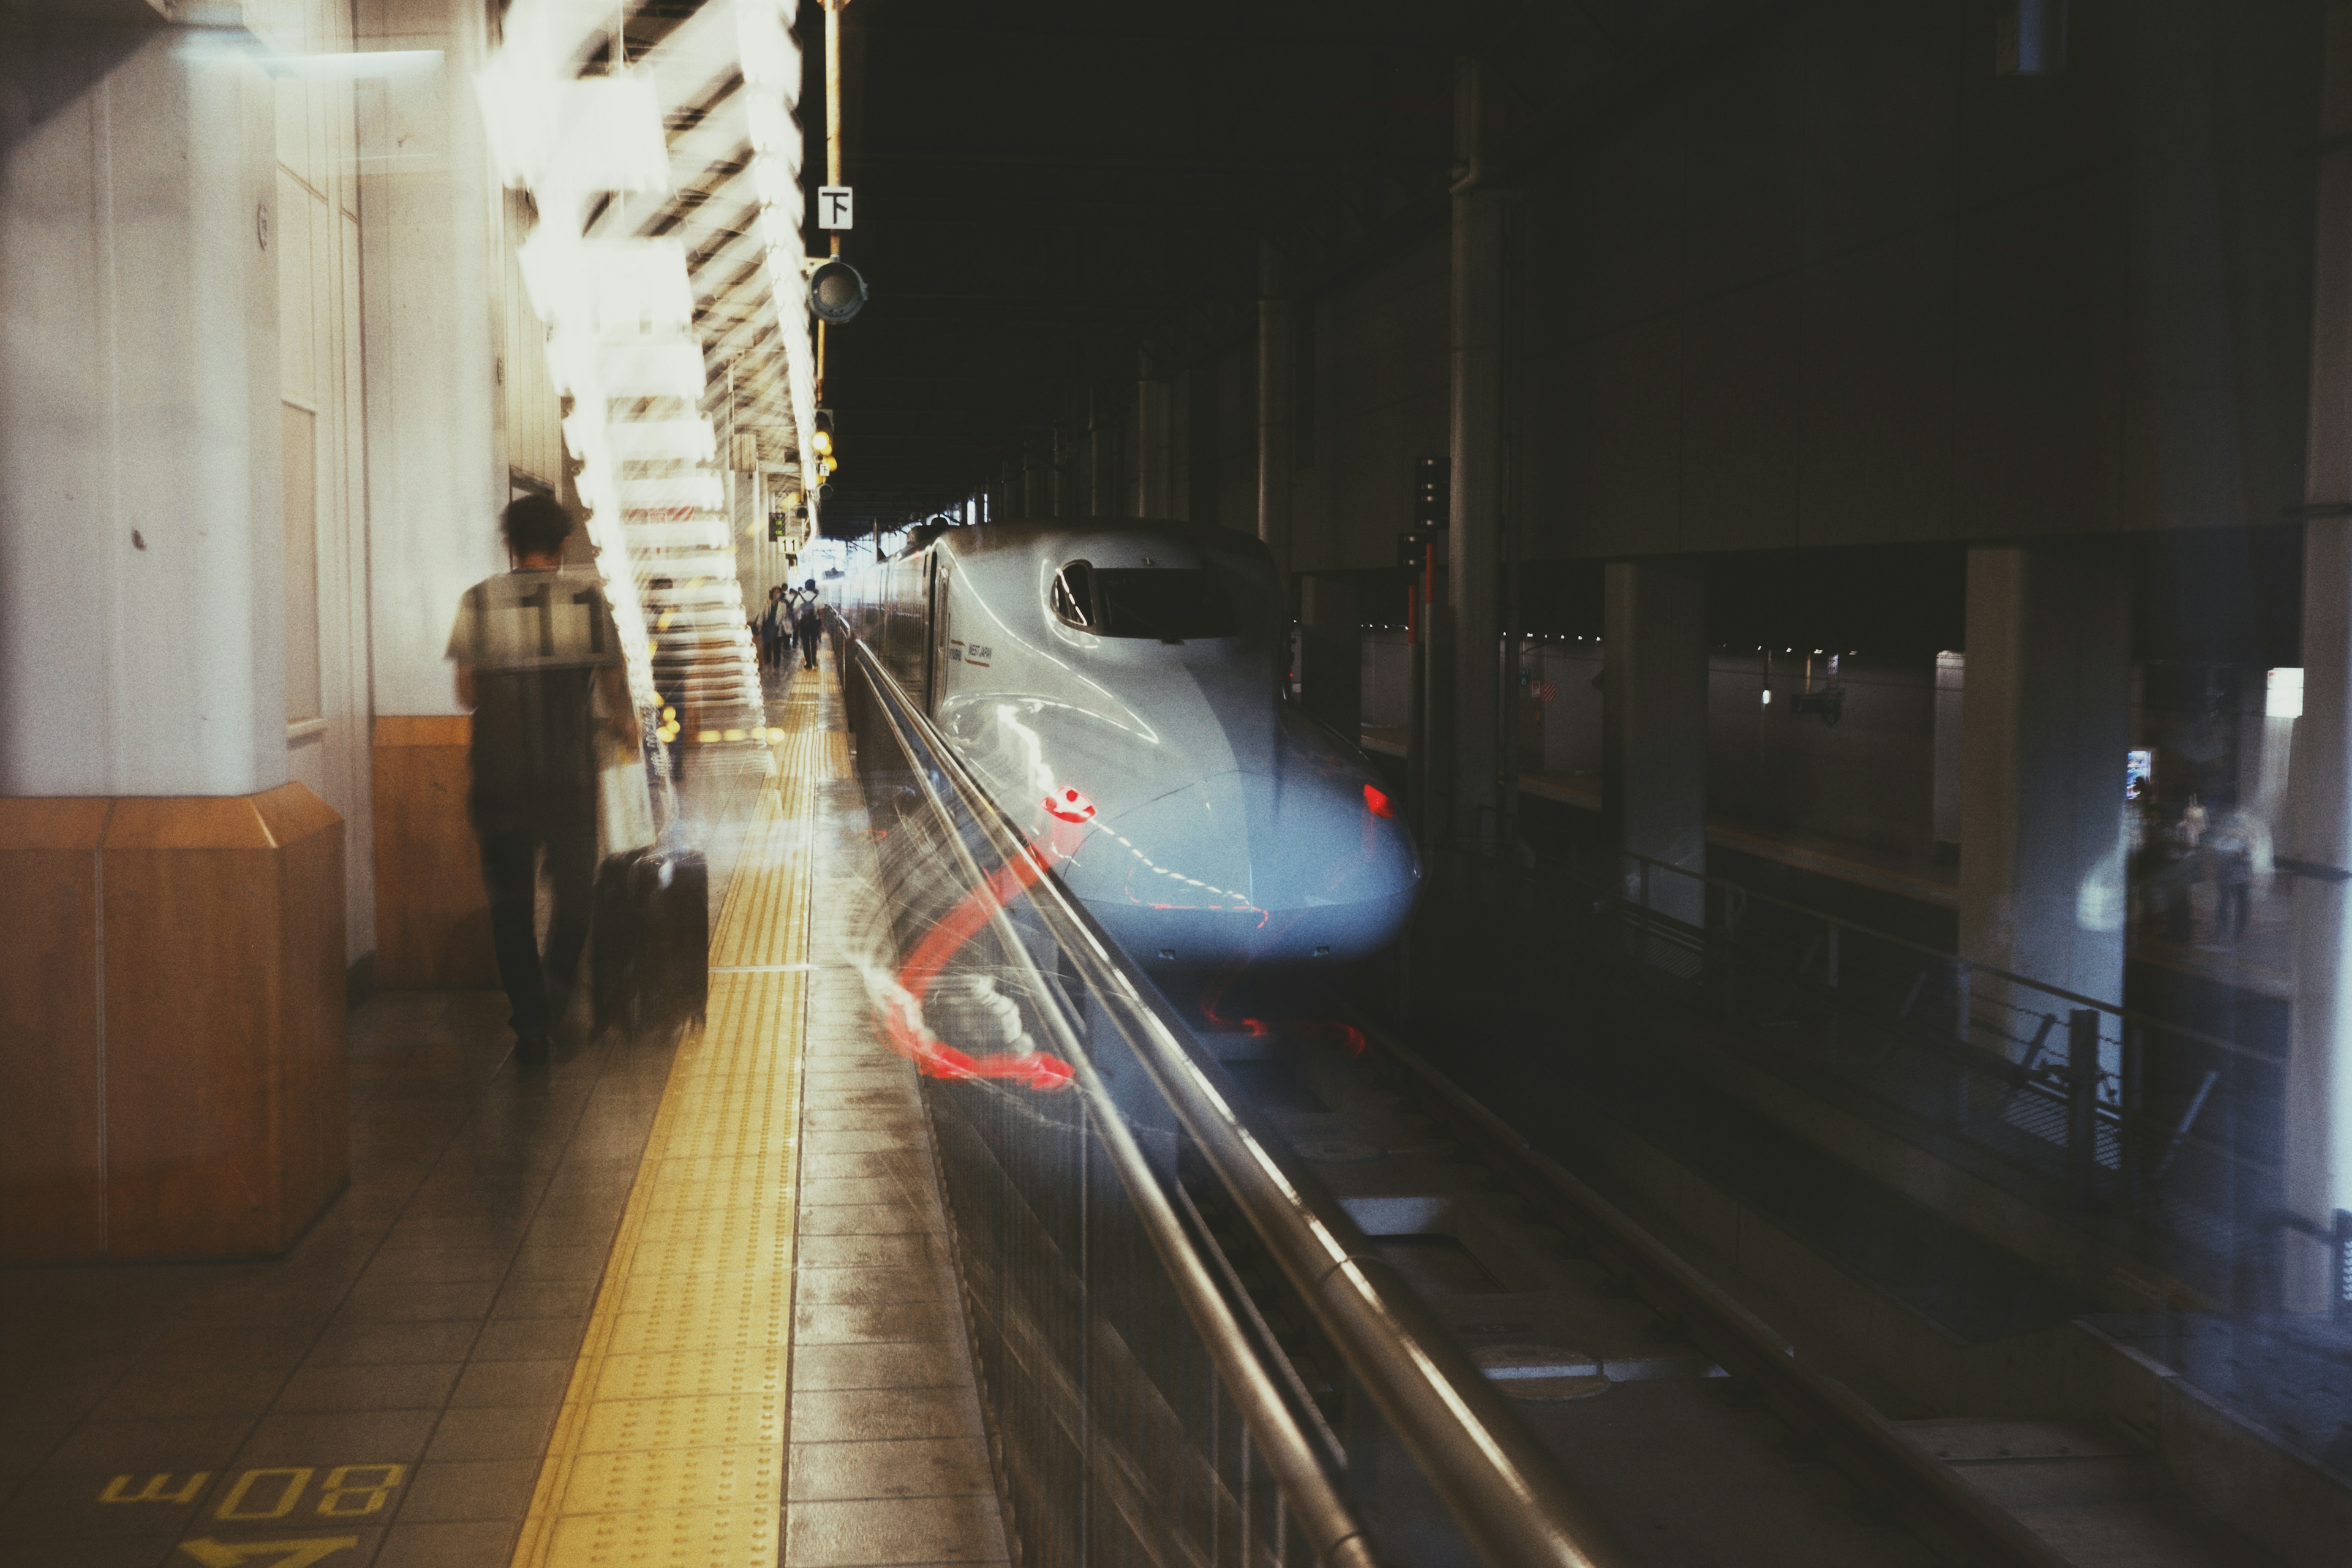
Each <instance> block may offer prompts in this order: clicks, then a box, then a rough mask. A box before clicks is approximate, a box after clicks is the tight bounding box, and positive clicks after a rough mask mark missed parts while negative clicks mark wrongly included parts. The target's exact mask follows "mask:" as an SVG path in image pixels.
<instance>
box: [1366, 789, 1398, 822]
mask: <svg viewBox="0 0 2352 1568" xmlns="http://www.w3.org/2000/svg"><path fill="white" fill-rule="evenodd" d="M1364 809H1365V810H1367V811H1369V812H1370V813H1371V814H1372V815H1373V816H1395V815H1396V805H1394V803H1392V802H1391V800H1390V799H1389V797H1388V796H1387V795H1383V794H1381V792H1380V791H1379V790H1377V789H1375V788H1373V787H1372V786H1371V785H1370V784H1366V785H1365V786H1364Z"/></svg>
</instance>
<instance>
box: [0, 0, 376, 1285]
mask: <svg viewBox="0 0 2352 1568" xmlns="http://www.w3.org/2000/svg"><path fill="white" fill-rule="evenodd" d="M134 9H135V8H134ZM250 46H251V40H250V39H249V38H247V37H244V36H243V35H241V34H236V33H215V32H212V31H209V30H206V29H195V28H180V27H175V26H166V25H164V24H163V20H162V19H161V18H160V17H156V18H152V19H151V21H150V23H149V25H147V26H121V27H120V28H113V27H101V26H85V25H82V24H79V23H75V22H68V21H63V20H55V19H51V20H35V21H30V22H26V23H22V24H17V25H12V27H11V31H10V34H9V38H8V43H7V46H6V47H8V48H9V49H10V50H11V51H14V58H12V59H11V61H10V67H11V74H12V75H13V76H14V77H15V78H16V82H17V83H18V85H20V86H22V85H24V84H28V83H33V82H39V83H41V84H42V86H41V89H40V90H41V93H42V94H43V95H44V100H43V102H42V105H41V109H40V112H39V113H37V114H36V115H32V116H30V117H28V118H24V119H15V120H11V121H9V122H8V123H7V124H6V125H5V129H0V318H5V321H6V322H7V330H6V331H5V332H0V387H5V397H0V889H5V896H0V1263H8V1264H15V1263H32V1262H64V1261H73V1260H81V1259H92V1258H174V1257H177V1258H200V1257H225V1256H236V1255H249V1254H265V1253H274V1252H278V1251H280V1250H282V1249H283V1248H284V1247H287V1246H288V1245H289V1244H290V1243H291V1242H292V1241H293V1240H294V1238H295V1237H297V1236H298V1235H299V1234H300V1232H301V1230H302V1229H303V1228H304V1227H305V1226H308V1225H309V1223H310V1221H311V1220H312V1219H313V1218H314V1217H315V1216H316V1215H318V1213H319V1212H320V1209H321V1208H322V1207H323V1206H324V1205H326V1203H327V1202H328V1201H329V1200H330V1199H331V1197H332V1196H333V1195H334V1194H335V1193H336V1191H338V1190H339V1189H340V1188H341V1185H342V1184H343V1183H344V1180H345V1178H346V1175H347V1173H348V1171H349V1148H348V1128H349V1118H348V1104H347V1101H348V1093H347V1071H348V1069H347V1065H346V1064H347V1058H346V1051H345V1029H344V965H345V963H346V962H347V958H346V954H345V952H344V923H345V908H344V888H345V868H344V861H343V853H344V847H343V825H342V820H341V817H340V816H338V815H337V814H336V813H335V812H334V811H333V810H332V809H331V808H330V807H329V806H328V805H326V804H325V803H324V802H323V801H321V800H320V798H319V796H318V795H315V794H313V793H312V792H311V791H310V790H309V789H308V788H306V787H305V786H303V785H302V784H296V783H289V764H288V758H287V734H288V730H287V695H286V692H287V678H286V623H287V620H288V615H287V598H286V575H285V574H286V570H287V564H286V563H287V557H288V552H287V549H286V532H285V526H284V499H283V490H282V487H283V485H284V483H285V463H284V455H283V449H282V447H283V439H284V437H283V422H282V416H281V413H280V406H279V403H280V374H281V365H280V360H279V344H278V290H279V287H280V277H279V262H280V258H279V252H278V248H277V247H278V241H279V240H280V238H281V235H280V232H279V228H278V184H277V156H276V144H275V140H274V125H275V96H276V89H275V88H274V85H273V82H272V79H271V78H270V77H269V75H268V73H267V70H266V68H265V66H264V64H263V62H262V61H261V60H260V59H259V58H257V51H256V50H255V49H253V48H252V47H250ZM19 101H20V107H21V103H22V100H19Z"/></svg>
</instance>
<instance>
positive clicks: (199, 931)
mask: <svg viewBox="0 0 2352 1568" xmlns="http://www.w3.org/2000/svg"><path fill="white" fill-rule="evenodd" d="M341 836H342V820H341V817H339V816H336V815H335V813H334V812H333V810H332V809H331V807H329V806H328V805H326V804H325V803H324V802H322V801H320V799H319V798H318V797H317V796H316V795H312V794H311V793H310V791H309V790H308V789H306V788H304V787H303V786H302V785H300V784H286V785H281V786H280V787H279V788H278V789H275V790H271V791H268V792H267V793H265V794H263V795H255V796H224V797H214V798H200V799H126V800H121V801H118V802H117V803H116V804H115V810H114V816H113V819H112V821H111V823H110V826H109V828H108V831H107V836H106V847H105V851H104V879H105V881H104V888H103V892H102V895H101V900H100V901H101V908H102V911H103V918H104V920H105V930H106V949H105V973H104V979H103V987H104V998H105V1009H106V1012H105V1031H106V1063H107V1108H106V1116H107V1143H108V1170H109V1175H110V1181H109V1215H108V1248H107V1250H108V1253H109V1255H110V1256H112V1257H116V1258H220V1257H241V1256H255V1255H265V1254H270V1253H276V1252H280V1251H283V1250H284V1249H285V1248H286V1247H288V1246H289V1245H290V1244H291V1243H292V1242H293V1240H294V1238H295V1237H297V1236H299V1234H300V1233H301V1231H302V1229H303V1227H304V1226H308V1225H309V1224H310V1221H311V1220H312V1219H313V1218H315V1217H316V1216H317V1215H318V1214H319V1212H320V1209H322V1208H323V1207H324V1206H325V1205H326V1204H327V1202H328V1200H329V1199H331V1197H332V1196H333V1194H334V1193H335V1192H336V1191H337V1190H338V1189H339V1188H340V1187H341V1184H342V1182H343V1179H344V1175H345V1173H346V1172H347V1170H348V1159H349V1155H348V1139H349V1132H348V1128H349V1103H348V1089H347V1083H348V1080H347V1072H348V1068H347V1066H346V1063H345V1039H346V1035H345V1029H344V1025H343V974H342V899H343V889H342V880H341V869H342V850H341Z"/></svg>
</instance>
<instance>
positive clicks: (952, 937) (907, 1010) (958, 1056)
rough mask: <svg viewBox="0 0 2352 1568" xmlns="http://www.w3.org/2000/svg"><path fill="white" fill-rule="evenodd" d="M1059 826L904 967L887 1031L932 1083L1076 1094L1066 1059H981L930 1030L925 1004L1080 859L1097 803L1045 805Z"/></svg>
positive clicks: (1068, 799)
mask: <svg viewBox="0 0 2352 1568" xmlns="http://www.w3.org/2000/svg"><path fill="white" fill-rule="evenodd" d="M1043 804H1044V805H1045V810H1046V813H1047V814H1048V815H1049V816H1052V817H1053V819H1054V826H1053V828H1052V831H1050V832H1049V833H1047V834H1046V836H1045V838H1044V840H1043V841H1041V842H1038V843H1034V844H1032V845H1031V846H1030V847H1029V849H1028V851H1027V852H1026V853H1024V854H1022V855H1020V856H1017V857H1015V858H1013V859H1011V860H1008V861H1006V862H1005V863H1004V864H1003V866H1000V867H998V868H996V871H995V873H994V874H993V875H992V876H991V877H990V878H989V879H987V880H986V881H984V882H982V884H981V885H980V886H979V887H977V888H974V889H972V890H971V892H969V893H966V894H965V895H964V896H963V897H962V899H961V900H958V901H957V903H956V906H955V908H953V909H951V910H949V911H948V912H947V914H946V915H945V916H943V917H942V918H941V919H940V922H939V923H938V924H937V925H935V926H933V927H932V928H931V929H930V930H929V931H926V932H925V933H924V934H923V940H922V941H921V942H918V943H917V944H916V946H915V951H914V952H913V953H911V954H910V955H909V956H908V959H907V962H906V963H903V964H901V965H900V966H899V969H898V985H899V994H900V997H903V1001H902V1000H900V999H899V997H894V998H893V999H892V1000H891V1002H890V1003H889V1004H888V1005H886V1006H885V1007H884V1008H883V1013H882V1030H883V1033H884V1035H885V1036H886V1037H887V1038H888V1040H889V1043H890V1047H891V1049H893V1050H895V1051H897V1052H898V1054H899V1055H901V1056H903V1057H906V1058H908V1059H909V1060H910V1061H912V1062H913V1063H914V1064H915V1066H916V1068H918V1069H919V1070H920V1071H922V1072H924V1073H926V1074H928V1075H929V1076H930V1077H932V1078H947V1079H1005V1080H1007V1081H1010V1082H1013V1083H1018V1084H1021V1085H1023V1086H1024V1087H1025V1088H1029V1089H1045V1090H1052V1089H1067V1088H1069V1087H1070V1085H1071V1083H1072V1081H1073V1080H1074V1079H1075V1078H1076V1069H1075V1068H1072V1067H1071V1066H1070V1064H1069V1063H1067V1062H1066V1061H1064V1060H1062V1058H1059V1057H1055V1056H1049V1055H1047V1054H1046V1053H1045V1052H1043V1051H1035V1052H1026V1053H1024V1052H1015V1051H999V1052H994V1053H992V1054H990V1055H986V1056H977V1057H976V1056H973V1055H972V1054H971V1053H970V1052H968V1051H962V1050H959V1049H957V1048H956V1047H953V1046H950V1045H949V1044H947V1043H946V1042H945V1041H943V1040H941V1039H940V1037H938V1036H936V1035H934V1034H932V1033H931V1032H930V1030H929V1028H928V1027H926V1026H925V1025H924V1023H923V1016H922V1009H923V998H924V997H925V996H926V995H928V994H929V993H930V989H931V983H932V982H933V981H935V980H937V979H938V978H939V977H940V974H941V973H943V972H944V971H945V970H946V968H947V966H948V964H949V963H950V961H951V960H952V959H953V958H954V957H955V955H956V954H957V952H960V951H961V950H962V947H963V944H964V943H966V942H970V941H971V939H972V938H973V937H974V936H977V935H978V934H979V933H980V930H981V928H982V926H985V925H986V924H987V923H988V921H989V917H990V916H992V915H993V914H994V913H995V912H996V911H997V910H1001V909H1004V908H1006V907H1008V906H1009V905H1011V904H1012V902H1013V900H1015V899H1018V898H1020V897H1021V896H1022V895H1023V894H1024V893H1026V892H1028V890H1029V889H1032V888H1034V887H1035V886H1036V885H1037V882H1038V879H1040V878H1042V877H1044V876H1045V873H1046V871H1047V870H1048V869H1049V868H1052V867H1054V866H1058V865H1060V864H1061V863H1062V862H1063V861H1065V860H1067V859H1068V858H1070V857H1071V856H1073V855H1075V854H1076V853H1077V852H1078V847H1079V846H1080V845H1082V844H1084V843H1085V842H1086V825H1087V823H1089V822H1091V821H1093V820H1094V815H1095V807H1094V803H1093V802H1092V801H1089V800H1088V799H1087V797H1086V796H1084V795H1080V794H1079V793H1078V792H1077V791H1076V790H1074V789H1071V790H1063V791H1061V792H1060V793H1059V794H1058V795H1048V796H1047V797H1046V798H1045V801H1044V803H1043Z"/></svg>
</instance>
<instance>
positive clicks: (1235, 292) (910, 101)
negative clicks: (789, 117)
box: [799, 0, 1619, 536]
mask: <svg viewBox="0 0 2352 1568" xmlns="http://www.w3.org/2000/svg"><path fill="white" fill-rule="evenodd" d="M1540 9H1542V10H1544V11H1547V12H1557V13H1558V15H1557V16H1550V17H1549V18H1547V19H1545V20H1543V21H1542V22H1540V23H1537V22H1534V21H1531V20H1529V18H1528V16H1525V15H1523V14H1522V11H1521V8H1519V7H1517V6H1512V5H1442V4H1440V5H1431V4H1420V5H1413V4H1404V3H1402V0H1357V3H1354V4H1328V3H1302V0H1258V3H1251V4H1232V3H1224V4H1212V5H1192V6H1171V7H1149V8H1147V7H1140V6H1137V7H1127V6H1108V7H1106V6H1102V5H1078V4H1073V3H1069V0H1048V3H1044V4H1036V5H1024V6H1020V7H1012V8H999V7H974V6H972V5H969V4H962V3H957V0H855V3H853V4H850V5H846V6H845V9H844V11H843V13H842V26H843V60H844V70H843V74H844V86H845V97H844V104H845V107H844V137H843V140H844V151H845V158H844V173H845V179H846V181H847V183H848V184H851V185H852V186H853V187H854V188H855V189H856V203H857V209H856V223H857V226H856V230H855V231H854V232H853V233H851V234H849V235H848V236H846V237H845V245H844V255H845V257H846V258H848V259H849V260H850V261H851V262H852V263H853V264H854V265H855V266H856V268H858V269H859V270H860V272H861V273H863V275H864V276H865V278H866V281H867V283H868V285H869V288H870V289H871V297H870V300H869V302H868V304H867V305H866V308H865V310H864V312H863V313H862V314H861V315H860V316H859V317H858V318H857V320H856V321H854V322H852V323H850V324H848V325H846V326H845V327H840V328H836V329H834V330H833V331H831V332H830V334H829V340H828V343H827V348H826V362H825V379H824V397H823V403H824V405H825V406H826V407H827V408H828V409H829V410H830V411H831V413H832V416H833V418H834V421H835V441H836V444H837V451H838V457H839V461H840V469H839V471H838V472H837V473H836V474H835V476H834V477H833V480H832V489H831V491H830V493H828V494H827V495H826V497H825V500H824V508H823V519H824V528H825V531H826V532H828V533H831V534H835V535H837V536H853V535H857V534H862V533H864V532H866V531H867V530H868V529H870V528H871V527H873V526H875V525H876V524H877V523H878V524H879V525H880V526H881V527H883V528H885V529H889V528H895V527H897V526H898V525H900V524H902V523H905V522H907V521H914V520H919V519H920V518H921V517H924V516H926V515H929V514H930V513H932V512H934V511H936V510H940V509H943V508H949V507H953V506H955V505H957V504H959V503H960V502H961V500H963V498H964V497H966V496H968V495H971V494H973V493H974V492H976V491H979V490H982V489H987V488H988V487H989V486H990V485H991V484H992V482H994V481H995V479H996V477H997V476H998V475H999V474H1000V473H1001V472H1002V471H1003V467H1004V465H1006V464H1007V463H1010V462H1013V461H1016V460H1017V459H1018V458H1019V455H1020V454H1021V453H1022V452H1023V450H1024V442H1041V441H1049V440H1050V436H1049V434H1048V432H1049V431H1050V429H1051V427H1052V426H1054V425H1055V423H1056V422H1060V423H1062V424H1064V425H1065V426H1066V427H1067V426H1069V425H1070V424H1072V423H1074V422H1075V423H1076V425H1077V426H1080V427H1083V426H1084V422H1085V419H1084V413H1083V411H1084V409H1085V407H1086V401H1087V393H1088V391H1089V389H1094V388H1101V389H1105V390H1106V392H1107V393H1108V395H1121V394H1120V393H1119V392H1118V390H1117V389H1120V388H1123V389H1124V393H1123V395H1126V396H1129V397H1131V396H1132V395H1133V388H1134V384H1135V381H1136V378H1137V374H1138V364H1139V357H1140V356H1143V355H1145V354H1150V356H1152V360H1153V363H1155V364H1156V365H1160V366H1161V367H1163V374H1164V373H1167V372H1172V370H1173V369H1174V368H1176V364H1177V363H1181V362H1182V360H1183V359H1184V358H1185V357H1187V356H1190V355H1193V354H1197V353H1202V352H1205V351H1207V350H1210V349H1213V348H1215V347H1218V346H1221V345H1222V343H1223V342H1230V341H1232V340H1233V338H1234V336H1235V335H1236V334H1239V335H1243V336H1246V334H1247V333H1248V332H1249V331H1251V330H1252V326H1253V322H1254V316H1253V315H1252V313H1251V312H1252V311H1253V310H1254V308H1255V307H1254V305H1253V303H1252V302H1253V301H1254V300H1255V299H1256V298H1257V294H1258V286H1259V276H1260V263H1261V254H1262V249H1263V248H1264V247H1265V245H1267V244H1269V243H1270V244H1271V245H1272V246H1273V247H1275V254H1276V255H1277V256H1278V257H1279V258H1280V265H1281V266H1282V267H1283V268H1285V269H1286V270H1287V271H1289V272H1291V273H1292V274H1293V275H1294V279H1295V276H1296V275H1297V274H1298V273H1301V272H1306V271H1312V270H1314V269H1317V268H1324V269H1328V268H1331V267H1333V266H1335V265H1344V264H1345V261H1346V257H1347V253H1348V250H1349V246H1350V245H1351V244H1352V243H1357V242H1360V241H1361V240H1362V239H1364V238H1365V237H1369V236H1370V235H1372V234H1374V233H1376V232H1378V231H1381V230H1382V229H1384V228H1387V229H1392V228H1393V227H1394V226H1396V225H1397V224H1399V223H1412V222H1423V223H1429V224H1442V223H1443V222H1444V214H1445V205H1444V192H1445V186H1446V184H1447V179H1448V170H1449V164H1450V162H1451V156H1452V144H1453V122H1452V115H1453V101H1452V80H1453V70H1454V58H1456V56H1457V55H1458V54H1460V53H1461V52H1463V51H1465V50H1467V49H1473V48H1475V49H1479V50H1481V51H1482V52H1485V53H1486V54H1487V55H1489V56H1490V57H1494V56H1502V57H1508V56H1509V55H1510V54H1511V52H1512V51H1511V50H1510V48H1509V47H1508V45H1509V44H1510V42H1511V40H1512V39H1513V38H1514V37H1517V36H1520V35H1523V34H1526V33H1528V31H1529V30H1530V29H1534V30H1537V31H1539V32H1540V33H1541V34H1542V35H1543V37H1544V42H1545V46H1546V47H1543V48H1540V49H1530V50H1528V51H1526V54H1525V58H1558V47H1559V46H1560V45H1561V44H1562V43H1563V42H1567V41H1570V40H1574V41H1579V42H1581V43H1584V44H1599V45H1602V46H1604V47H1605V44H1606V39H1607V29H1606V26H1603V24H1606V23H1608V22H1609V20H1610V18H1611V16H1612V15H1613V14H1614V13H1615V12H1616V11H1617V10H1618V9H1619V6H1618V5H1616V4H1615V0H1593V4H1592V5H1590V6H1579V5H1574V4H1568V3H1562V4H1559V5H1555V6H1547V7H1541V8H1540ZM799 35H800V37H801V41H802V45H803V50H804V51H805V56H804V58H807V59H808V60H809V62H810V65H811V69H810V74H809V77H808V83H809V86H808V89H807V91H806V93H805V95H804V97H803V105H802V121H803V125H805V126H806V127H807V128H808V130H809V133H810V138H811V141H810V151H809V157H808V163H807V166H806V169H805V170H804V173H803V184H804V185H805V186H806V187H808V188H809V189H810V190H812V191H814V188H815V186H816V185H818V184H821V183H822V180H821V177H820V176H821V175H822V173H823V169H824V163H823V161H822V156H821V153H820V152H819V148H820V146H821V135H822V129H823V124H824V88H823V74H822V60H823V55H824V12H823V11H822V9H821V8H820V7H819V6H817V5H814V4H808V5H803V7H802V9H801V13H800V22H799ZM1520 86H1521V87H1522V88H1523V89H1527V88H1535V87H1536V84H1533V83H1526V84H1520ZM1538 90H1539V89H1538ZM810 235H811V239H812V249H814V248H816V247H817V245H818V244H820V243H821V242H822V239H823V236H821V235H820V234H818V233H817V231H816V229H815V224H814V208H813V207H812V214H811V221H810ZM1171 361H1174V362H1176V363H1169V362H1171Z"/></svg>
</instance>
